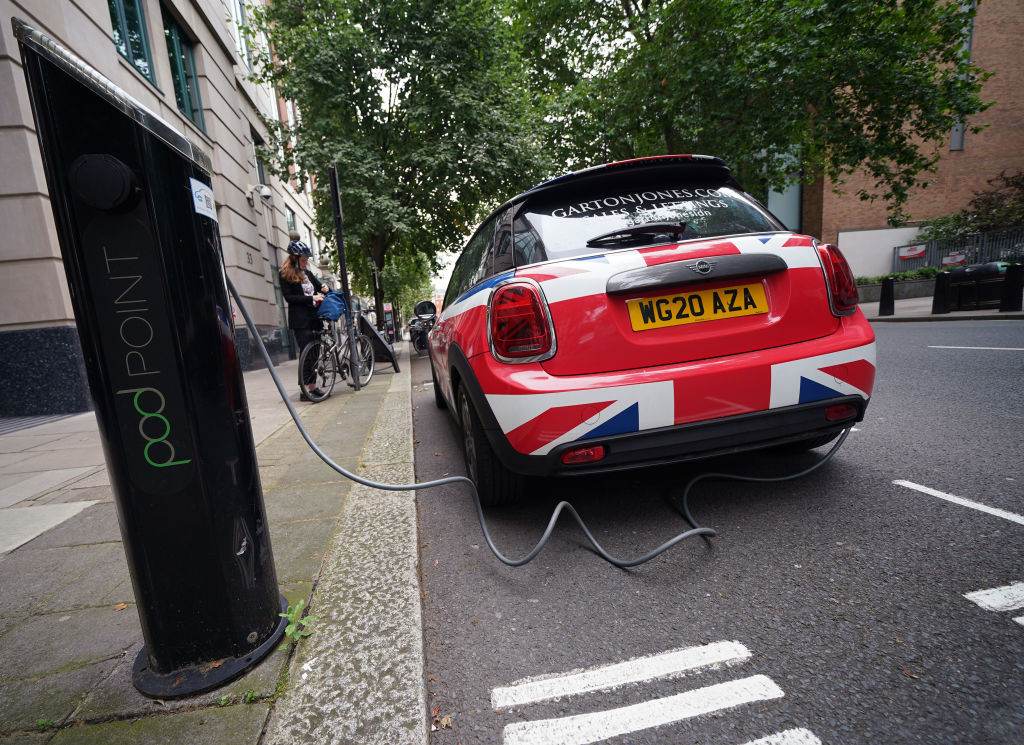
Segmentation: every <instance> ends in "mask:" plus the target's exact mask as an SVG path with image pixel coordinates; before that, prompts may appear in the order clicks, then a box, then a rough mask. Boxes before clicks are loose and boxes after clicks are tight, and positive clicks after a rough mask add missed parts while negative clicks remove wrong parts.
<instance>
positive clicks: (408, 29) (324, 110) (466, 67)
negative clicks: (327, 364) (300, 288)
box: [251, 0, 546, 318]
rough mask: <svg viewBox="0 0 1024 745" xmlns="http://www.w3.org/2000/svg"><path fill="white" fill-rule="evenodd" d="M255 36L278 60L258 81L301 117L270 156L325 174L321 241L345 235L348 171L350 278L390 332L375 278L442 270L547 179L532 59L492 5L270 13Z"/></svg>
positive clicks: (285, 7) (261, 9) (335, 6)
mask: <svg viewBox="0 0 1024 745" xmlns="http://www.w3.org/2000/svg"><path fill="white" fill-rule="evenodd" d="M251 25H252V32H253V33H259V32H260V31H262V32H263V33H265V34H266V36H267V38H268V40H269V41H270V45H271V49H272V50H273V56H272V57H271V56H270V54H269V53H268V54H264V55H263V57H262V58H261V59H260V60H258V64H257V69H258V73H257V77H258V79H260V80H262V81H263V82H265V83H269V84H271V85H273V86H274V87H275V88H276V90H277V91H278V92H279V94H280V95H281V96H282V97H284V98H286V99H289V100H291V101H294V102H295V104H296V107H297V109H298V112H299V118H298V121H297V122H296V123H295V126H294V128H293V130H291V131H289V130H288V129H287V128H286V127H281V128H279V129H278V137H277V141H276V142H275V143H272V144H271V146H270V147H269V148H268V152H269V155H270V157H271V158H272V159H273V160H274V161H275V164H276V167H277V169H278V172H279V173H282V174H285V175H287V172H288V169H289V167H294V168H295V169H296V172H297V174H298V177H299V178H300V179H303V174H306V173H311V174H321V178H319V179H317V181H316V186H315V191H314V199H315V202H316V205H317V222H318V227H319V229H320V230H319V232H320V233H321V234H322V235H333V224H332V219H331V211H330V202H329V192H328V188H327V187H328V185H327V179H326V178H323V177H322V174H323V173H324V170H325V169H326V168H327V166H329V165H330V164H331V163H332V162H336V163H337V164H338V172H339V176H340V180H341V187H342V203H343V206H344V212H345V231H346V252H347V255H348V256H350V257H351V259H350V261H349V264H350V268H351V270H352V271H353V273H354V274H355V276H356V278H357V280H358V282H359V283H360V284H361V286H363V287H373V288H374V289H375V292H374V296H375V300H376V303H377V311H378V318H382V317H383V313H382V312H381V307H380V306H381V303H382V300H383V296H384V289H383V288H382V287H381V285H380V284H379V283H378V284H377V285H376V286H374V281H373V278H374V276H378V277H382V278H384V280H385V281H387V280H388V278H392V279H397V280H399V281H404V280H401V278H403V277H405V278H408V277H409V276H410V274H409V268H410V267H414V266H415V267H418V268H420V269H422V268H423V267H424V266H426V267H428V268H430V269H434V268H436V257H437V255H438V253H439V252H441V251H445V250H451V249H454V248H458V247H459V246H460V244H461V242H462V240H463V239H464V238H465V236H466V235H467V234H468V233H469V232H470V230H471V229H472V227H473V226H474V224H475V222H476V220H477V218H478V216H479V214H480V212H481V211H482V210H483V209H484V208H485V207H486V206H488V205H494V206H496V205H497V203H499V202H500V201H502V200H503V199H505V198H507V197H509V196H511V195H512V194H514V193H515V192H516V191H518V190H520V189H522V188H525V187H526V186H528V185H529V184H530V183H531V182H532V181H533V180H535V179H536V178H537V177H538V175H539V174H540V173H542V172H543V171H544V170H546V169H545V166H544V161H543V160H542V158H541V155H540V153H541V147H540V142H539V140H538V138H537V137H536V135H535V132H536V127H535V126H534V123H535V118H536V116H537V111H536V108H535V106H534V103H533V101H532V100H531V99H530V97H529V96H528V95H527V94H526V85H525V81H526V69H525V67H524V65H523V63H522V56H521V54H520V50H519V47H518V44H517V41H516V38H515V36H514V34H513V29H512V27H511V23H510V22H509V20H508V19H507V17H506V16H505V15H504V14H503V13H502V11H501V8H500V6H499V5H498V4H496V3H494V2H491V1H490V0H454V1H452V2H443V3H435V2H430V1H429V0H389V1H388V2H386V3H377V2H365V1H363V0H269V2H267V3H266V5H264V6H259V5H258V4H257V6H256V8H255V9H254V14H253V19H252V23H251ZM416 257H422V258H416ZM373 267H376V269H377V272H376V273H375V272H373ZM395 289H396V290H397V289H398V288H395ZM389 291H390V290H389Z"/></svg>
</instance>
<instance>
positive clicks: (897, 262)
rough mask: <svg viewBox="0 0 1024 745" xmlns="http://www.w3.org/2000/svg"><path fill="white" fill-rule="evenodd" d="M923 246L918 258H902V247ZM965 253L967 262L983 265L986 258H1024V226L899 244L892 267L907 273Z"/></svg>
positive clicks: (893, 253) (1007, 259)
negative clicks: (925, 241) (922, 252)
mask: <svg viewBox="0 0 1024 745" xmlns="http://www.w3.org/2000/svg"><path fill="white" fill-rule="evenodd" d="M921 245H924V247H925V250H924V254H923V255H921V256H918V257H915V258H908V259H901V258H900V249H903V248H910V247H912V246H921ZM957 254H963V255H964V263H966V264H983V263H985V262H986V261H1009V260H1012V259H1016V260H1018V261H1020V260H1021V259H1024V226H1020V227H1015V228H1004V229H1002V230H992V231H989V232H987V233H977V234H975V235H969V236H966V237H964V238H948V239H945V240H938V241H928V242H927V243H924V244H921V243H911V244H908V245H906V246H896V247H895V248H894V249H893V250H892V270H893V271H894V272H906V271H911V270H913V269H920V268H921V267H925V266H936V267H942V266H943V263H942V259H943V258H944V257H946V256H955V255H957Z"/></svg>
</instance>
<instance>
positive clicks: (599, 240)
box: [587, 222, 686, 248]
mask: <svg viewBox="0 0 1024 745" xmlns="http://www.w3.org/2000/svg"><path fill="white" fill-rule="evenodd" d="M685 232H686V223H685V222H649V223H645V224H644V225H633V226H632V227H629V228H618V229H616V230H612V231H610V232H608V233H602V234H601V235H598V236H595V237H593V238H591V239H590V240H589V241H587V248H600V247H601V246H614V245H615V244H617V243H624V242H627V241H628V242H630V243H633V242H635V241H636V240H637V239H638V238H641V237H643V236H655V235H666V234H667V235H669V236H671V237H672V239H673V240H682V238H683V234H684V233H685Z"/></svg>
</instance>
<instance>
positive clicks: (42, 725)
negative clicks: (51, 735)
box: [36, 719, 57, 732]
mask: <svg viewBox="0 0 1024 745" xmlns="http://www.w3.org/2000/svg"><path fill="white" fill-rule="evenodd" d="M56 726H57V723H56V722H55V721H53V720H52V719H37V720H36V729H37V730H39V731H40V732H45V731H46V730H48V729H53V728H54V727H56Z"/></svg>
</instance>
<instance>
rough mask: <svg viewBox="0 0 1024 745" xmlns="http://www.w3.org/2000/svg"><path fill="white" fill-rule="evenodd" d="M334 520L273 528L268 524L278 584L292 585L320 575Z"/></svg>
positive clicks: (290, 524)
mask: <svg viewBox="0 0 1024 745" xmlns="http://www.w3.org/2000/svg"><path fill="white" fill-rule="evenodd" d="M337 529H338V521H337V520H334V519H330V520H305V521H303V522H292V523H284V524H283V525H277V526H275V525H274V524H273V523H270V545H271V547H272V548H273V551H274V564H275V565H276V566H277V581H278V582H279V583H285V582H296V581H301V580H304V579H309V578H310V577H315V576H316V575H317V574H319V573H320V565H321V564H322V563H323V559H324V553H325V551H326V550H327V545H328V541H329V539H330V537H331V536H332V535H333V534H334V532H335V530H337Z"/></svg>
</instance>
